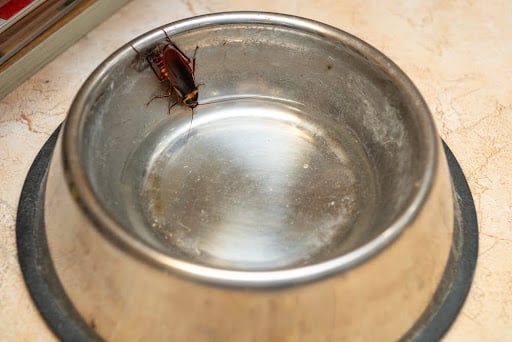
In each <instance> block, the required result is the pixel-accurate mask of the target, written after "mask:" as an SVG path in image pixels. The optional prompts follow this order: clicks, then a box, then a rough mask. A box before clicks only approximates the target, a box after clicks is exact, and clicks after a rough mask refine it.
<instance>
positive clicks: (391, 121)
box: [46, 13, 453, 341]
mask: <svg viewBox="0 0 512 342" xmlns="http://www.w3.org/2000/svg"><path fill="white" fill-rule="evenodd" d="M165 30H166V32H167V33H168V34H169V35H170V36H171V38H172V39H173V41H174V42H175V43H176V44H177V45H178V46H180V48H181V49H182V50H183V51H184V52H185V53H187V54H189V55H192V52H193V51H194V49H195V47H196V46H199V48H198V52H197V59H196V67H197V69H196V75H195V76H196V81H197V82H198V83H201V84H203V85H202V86H200V88H199V90H200V95H199V102H200V103H201V104H202V105H200V106H198V107H197V108H196V109H195V110H194V116H193V120H191V119H192V113H191V111H190V109H188V108H186V107H180V106H176V107H174V108H173V109H172V110H171V112H170V115H168V114H167V107H168V102H167V99H155V100H154V101H152V102H151V103H150V104H149V105H146V103H147V102H148V100H149V99H150V98H151V97H152V96H154V95H159V94H163V93H165V91H166V88H165V85H162V84H160V82H158V80H157V79H156V78H155V75H154V74H153V73H152V71H151V70H150V69H149V68H146V69H142V70H141V68H140V67H138V66H137V55H136V53H135V52H134V50H133V49H132V48H131V47H130V45H126V46H124V47H123V48H121V49H120V50H119V51H117V52H116V53H115V54H114V55H112V56H111V57H110V58H109V59H108V60H107V61H105V62H104V63H103V64H102V65H101V66H100V67H99V68H98V69H97V70H96V71H95V73H93V75H91V77H90V78H89V79H88V81H87V82H86V83H85V84H84V86H83V87H82V89H81V91H80V93H79V94H78V96H77V98H76V99H75V101H74V103H73V106H72V108H71V110H70V113H69V116H68V118H67V119H66V124H65V127H64V131H63V134H62V136H61V137H60V139H59V144H61V145H59V146H61V147H60V148H58V149H57V151H58V153H56V155H55V156H54V158H53V161H52V167H51V169H50V174H49V179H48V187H47V195H46V199H47V205H46V209H47V210H46V221H47V226H48V231H47V237H48V240H49V246H50V253H51V255H52V259H53V260H54V263H55V265H56V269H57V273H58V274H59V277H60V278H61V280H62V282H63V286H64V288H65V290H66V291H67V292H68V295H69V296H70V298H71V300H72V301H73V302H74V304H75V306H76V307H77V309H78V311H79V312H80V313H81V314H82V315H83V316H84V317H86V319H89V320H93V321H94V326H96V327H97V329H98V331H99V333H100V334H101V335H102V336H103V337H105V338H107V339H112V340H122V339H125V338H128V337H130V338H133V339H136V338H137V336H139V337H141V336H150V337H152V338H157V339H168V338H173V339H178V338H182V339H185V338H186V339H197V340H202V339H208V338H213V339H214V340H215V339H217V340H219V341H220V340H227V339H231V340H232V339H233V338H235V337H239V338H236V339H235V340H255V339H256V340H261V339H263V340H269V339H273V340H282V339H284V338H291V339H292V340H294V339H297V340H298V339H300V338H302V339H304V340H309V339H312V340H318V339H327V340H329V339H331V340H339V338H348V337H351V338H354V339H358V338H361V339H368V338H371V337H372V336H373V337H375V336H379V337H382V338H384V339H396V338H398V337H400V336H401V335H402V334H404V333H405V332H406V331H407V329H408V328H410V327H411V326H412V325H413V323H414V321H415V319H417V318H418V317H419V316H420V314H421V312H422V311H423V310H424V309H425V307H426V305H427V303H428V301H429V299H430V298H431V296H432V294H433V292H434V291H435V288H436V287H437V284H438V283H439V280H440V277H441V275H442V272H443V269H444V267H445V265H446V261H447V258H448V254H449V251H450V244H451V235H452V228H453V202H452V195H451V186H450V180H449V175H448V172H447V169H446V161H445V159H444V155H443V152H442V150H441V149H440V145H439V138H438V137H437V134H436V131H435V127H434V125H433V122H432V119H431V117H430V114H429V112H428V109H427V108H426V105H425V104H424V102H423V100H422V99H421V96H420V95H419V94H418V92H417V90H416V89H415V88H414V86H413V85H412V83H410V81H409V80H408V79H407V77H406V76H405V75H404V74H403V73H402V72H401V71H400V70H399V69H398V68H397V67H396V66H395V65H393V64H392V62H390V61H389V60H388V59H387V58H385V57H384V56H383V55H381V54H380V53H379V52H377V51H376V50H374V49H373V48H371V47H369V46H368V45H366V44H365V43H363V42H361V41H359V40H358V39H356V38H354V37H352V36H350V35H348V34H346V33H344V32H341V31H338V30H336V29H333V28H331V27H328V26H325V25H322V24H319V23H315V22H311V21H308V20H304V19H300V18H295V17H288V16H282V15H276V14H262V13H228V14H217V15H209V16H203V17H197V18H192V19H188V20H185V21H182V22H178V23H174V24H170V25H168V26H166V27H165ZM163 37H164V34H163V32H162V31H161V30H158V29H157V30H154V31H152V32H149V33H148V34H146V35H144V36H142V37H140V38H138V39H136V40H135V41H134V42H132V44H133V46H134V47H136V49H137V50H139V51H148V50H149V49H152V48H153V47H154V46H155V44H156V43H158V41H160V40H162V39H163ZM61 153H62V154H61ZM63 177H65V178H66V180H67V182H63V181H62V180H63ZM63 208H65V209H66V210H62V209H63ZM70 222H73V223H74V224H72V225H70ZM369 306H371V307H372V310H370V312H369V311H368V307H369ZM149 317H155V319H156V321H157V322H158V321H159V320H161V319H162V318H161V317H167V318H172V319H171V321H173V323H172V324H169V325H162V324H161V323H155V320H153V319H150V318H149ZM285 317H287V319H286V322H282V321H281V320H283V319H285ZM389 317H393V319H391V320H390V319H389ZM114 321H116V322H117V323H116V324H117V327H118V328H117V329H115V331H112V330H111V329H109V325H110V324H112V323H113V322H114ZM134 322H137V324H135V323H134ZM376 327H379V329H380V330H379V331H376V330H375V329H376ZM294 336H295V337H294Z"/></svg>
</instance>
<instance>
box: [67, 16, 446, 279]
mask: <svg viewBox="0 0 512 342" xmlns="http://www.w3.org/2000/svg"><path fill="white" fill-rule="evenodd" d="M225 24H267V25H277V26H284V27H288V28H292V29H296V30H302V31H306V32H309V33H314V34H319V35H321V36H322V37H325V38H328V39H332V40H336V41H338V42H339V43H340V44H343V45H344V46H346V47H348V48H350V49H351V50H352V51H354V52H356V53H358V54H359V55H361V56H363V58H365V59H367V60H369V61H370V62H372V63H373V64H375V65H377V66H378V67H379V68H380V69H382V70H384V71H385V72H386V73H387V74H388V76H389V77H390V78H391V79H392V80H393V82H394V83H395V85H396V86H397V88H398V89H399V90H400V91H401V92H402V94H401V95H402V96H403V97H404V98H407V99H408V100H409V103H410V104H411V106H414V111H415V114H416V115H417V116H418V120H419V121H420V123H421V127H422V133H423V134H424V139H420V140H421V144H422V146H421V147H422V148H424V149H425V151H426V153H425V155H426V158H427V160H426V167H425V169H424V170H423V174H422V181H421V185H420V186H419V188H418V190H417V191H416V193H415V194H414V196H413V198H412V200H411V201H410V202H409V205H408V207H407V209H406V210H405V211H404V212H403V213H402V215H401V216H400V217H399V218H398V219H397V220H395V221H394V222H393V223H392V224H390V225H389V226H388V228H386V229H385V230H384V231H383V232H382V233H381V234H380V235H378V236H376V237H375V238H373V239H372V240H371V241H369V242H368V243H367V244H365V245H363V246H361V247H359V248H357V249H355V250H352V251H350V252H348V253H346V254H343V255H341V256H338V257H336V258H333V259H330V260H327V261H322V262H319V263H316V264H312V265H307V266H298V267H294V268H289V269H277V270H269V271H239V270H227V269H219V268H215V267H209V266H204V265H200V264H196V263H192V262H187V261H184V260H180V259H177V258H173V257H171V256H170V255H167V254H164V253H162V252H160V251H158V250H156V249H155V248H153V247H151V246H149V245H148V244H147V243H145V242H143V241H141V240H140V239H139V238H137V237H136V236H135V235H134V234H132V233H130V232H128V231H127V230H125V229H123V227H122V225H121V224H119V222H117V221H116V220H115V219H114V218H113V217H112V216H111V215H110V214H109V213H108V211H107V210H106V208H105V207H104V206H103V205H102V203H101V200H100V199H99V198H98V197H97V196H96V194H95V193H94V190H93V188H92V186H91V184H90V182H89V180H88V177H87V175H86V171H85V168H84V166H83V165H82V163H81V160H80V151H81V147H80V146H81V144H82V134H81V132H82V129H83V126H84V123H85V120H84V117H85V115H82V113H83V112H84V108H86V103H87V102H88V99H89V97H90V96H91V95H90V94H91V93H93V90H94V88H95V86H96V85H97V84H98V82H99V81H101V80H102V79H103V77H104V76H105V75H106V74H107V72H108V70H109V69H110V68H111V67H113V66H114V65H115V64H116V63H117V62H118V61H119V60H120V59H121V57H122V56H123V55H124V54H127V53H129V51H132V50H131V47H130V44H134V45H137V44H141V43H142V44H149V43H150V42H154V41H157V40H159V39H161V38H162V37H163V32H162V31H161V29H164V30H165V31H166V32H167V33H168V34H169V35H170V36H172V35H176V34H178V33H181V32H185V31H189V30H194V29H197V28H201V27H209V26H217V25H225ZM438 144H439V142H438V136H437V131H436V128H435V125H434V122H433V119H432V117H431V114H430V111H429V109H428V107H427V105H426V103H425V101H424V99H423V98H422V96H421V94H420V93H419V91H418V89H417V88H416V87H415V86H414V84H413V83H412V81H411V80H410V79H409V78H408V77H407V76H406V75H405V73H404V72H403V71H402V70H401V69H400V68H399V67H398V66H397V65H396V64H395V63H393V62H392V61H391V60H390V59H389V58H387V57H386V56H385V55H384V54H382V53H381V52H380V51H378V50H377V49H375V48H374V47H372V46H370V45H369V44H367V43H365V42H364V41H362V40H360V39H359V38H357V37H355V36H353V35H351V34H349V33H347V32H345V31H342V30H340V29H337V28H334V27H332V26H329V25H326V24H323V23H320V22H316V21H313V20H311V19H305V18H300V17H296V16H290V15H284V14H277V13H265V12H226V13H215V14H208V15H203V16H198V17H193V18H188V19H183V20H180V21H177V22H174V23H170V24H168V25H164V26H162V27H159V28H155V29H154V30H151V31H149V32H147V33H145V34H143V35H141V36H139V37H137V38H135V39H134V40H132V41H131V42H130V43H127V44H125V45H124V46H123V47H121V48H120V49H119V50H117V51H116V52H114V53H113V54H112V55H111V56H110V57H108V58H107V59H106V60H105V61H104V62H103V63H101V64H100V65H99V66H98V67H97V68H96V70H95V71H94V72H93V73H92V74H91V75H90V76H89V77H88V79H87V80H86V82H85V83H84V84H83V86H82V87H81V89H80V90H79V92H78V94H77V96H76V97H75V99H74V101H73V103H72V105H71V108H70V110H69V113H68V116H67V118H66V121H65V125H64V129H63V134H62V152H63V154H62V161H63V167H64V170H65V175H66V181H67V184H68V186H69V187H70V188H72V189H73V191H72V192H73V193H74V195H75V196H74V200H75V201H76V202H77V205H78V206H79V207H80V208H81V210H82V211H83V212H84V214H85V216H86V217H87V218H88V219H89V220H90V221H91V222H92V223H93V226H94V227H95V228H96V229H97V230H98V231H99V232H100V233H101V234H102V235H103V236H104V237H105V238H107V239H108V240H109V241H110V242H112V243H113V244H114V245H116V246H117V247H118V248H120V249H121V250H124V251H126V252H128V253H129V254H130V255H131V256H132V257H134V258H138V259H140V260H142V261H144V262H146V263H148V264H149V265H151V266H153V267H157V268H160V269H165V270H166V271H171V272H173V273H174V274H178V275H180V276H184V277H186V278H188V279H193V280H195V281H199V282H201V283H209V284H217V285H222V286H233V287H244V288H255V289H258V288H260V289H261V288H274V287H283V286H291V285H296V284H301V283H306V282H310V281H313V280H316V279H319V278H323V277H327V276H330V275H335V274H339V273H340V272H344V271H346V270H349V269H351V268H353V267H354V266H356V265H359V264H361V263H362V262H364V261H366V260H368V259H370V258H371V257H372V256H374V255H376V254H377V253H379V252H380V251H382V250H383V249H385V248H386V247H387V246H389V245H390V244H392V242H393V241H395V240H396V239H397V238H398V237H399V236H400V235H401V233H402V232H403V231H404V230H405V229H406V228H407V226H408V225H409V224H410V223H411V222H412V221H413V220H414V219H415V217H416V216H417V214H418V213H419V212H420V210H421V209H422V207H423V204H424V203H425V201H426V199H427V198H428V196H429V193H430V190H431V188H432V184H433V179H434V177H435V173H436V171H435V170H436V167H437V158H438Z"/></svg>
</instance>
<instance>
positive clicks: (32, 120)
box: [0, 0, 512, 341]
mask: <svg viewBox="0 0 512 342" xmlns="http://www.w3.org/2000/svg"><path fill="white" fill-rule="evenodd" d="M240 3H241V2H240V1H233V0H225V1H222V0H211V1H205V0H195V1H191V0H181V1H165V0H154V1H151V2H149V1H143V0H134V1H132V2H130V3H129V4H128V5H126V6H125V7H124V8H122V9H121V10H120V11H119V12H117V13H116V14H115V15H113V16H112V17H111V18H110V19H108V20H107V21H106V22H104V23H103V24H102V25H100V26H99V27H97V28H96V29H95V30H93V31H92V32H91V33H89V34H88V35H87V36H86V37H84V38H83V39H81V40H80V41H79V42H78V43H76V44H75V45H74V46H73V47H71V48H70V49H69V50H67V51H66V52H64V53H63V54H62V55H60V56H59V57H58V58H57V59H55V60H54V61H53V62H51V63H50V64H49V65H47V66H46V67H45V68H44V69H42V70H41V71H39V72H38V73H37V74H35V75H34V76H33V77H32V78H31V79H29V80H28V81H26V82H25V83H24V84H23V85H21V86H20V87H19V88H18V89H17V90H15V91H14V92H13V93H11V94H10V95H8V96H7V97H6V98H4V99H2V100H0V340H2V341H51V340H53V339H54V337H53V335H52V333H51V332H50V331H49V330H48V328H47V327H46V325H45V323H44V322H43V321H42V319H41V318H40V317H39V315H38V312H37V310H36V308H35V307H34V305H33V303H32V301H31V299H30V297H29V295H28V293H27V291H26V290H25V285H24V282H23V278H22V276H21V273H20V268H19V265H18V261H17V256H16V245H15V223H14V222H15V214H16V206H17V201H18V197H19V193H20V190H21V186H22V184H23V181H24V177H25V174H26V172H27V170H28V168H29V166H30V164H31V162H32V160H33V158H34V157H35V155H36V153H37V152H38V150H39V149H40V147H41V146H42V144H43V143H44V142H45V141H46V139H47V138H48V136H49V135H50V134H51V133H52V132H53V130H54V129H55V128H56V127H57V125H58V124H59V123H60V122H61V121H62V120H63V119H64V116H65V114H66V111H67V110H68V108H69V105H70V103H71V101H72V98H73V96H74V95H75V93H76V92H77V90H78V88H79V86H80V85H81V83H82V82H83V81H84V80H85V78H86V77H87V76H88V75H89V73H91V71H92V70H93V69H94V68H95V67H96V66H97V65H98V64H99V63H100V62H101V61H102V60H103V59H104V58H105V57H107V55H109V54H110V53H111V52H113V51H114V50H115V49H116V48H117V47H119V46H121V45H122V44H123V43H125V42H126V41H128V40H130V39H132V38H134V37H135V36H137V35H139V34H141V33H143V32H145V31H147V30H149V29H152V28H154V27H156V26H159V25H162V24H165V23H169V22H172V21H175V20H178V19H182V18H185V17H189V16H193V15H199V14H205V13H212V12H220V11H228V10H261V11H273V12H282V13H287V14H294V15H299V16H303V17H307V18H311V19H316V20H319V21H322V22H325V23H328V24H331V25H333V26H335V27H338V28H340V29H343V30H346V31H348V32H350V33H352V34H354V35H356V36H358V37H360V38H362V39H364V40H366V41H367V42H369V43H370V44H372V45H373V46H375V47H377V48H378V49H380V50H381V51H382V52H384V53H385V54H386V55H388V56H389V57H390V58H392V59H393V60H394V61H395V62H396V63H397V64H398V65H399V66H400V67H401V68H403V69H404V70H405V72H406V73H407V74H408V75H409V76H410V77H411V78H412V80H413V81H414V82H415V83H416V85H417V86H418V87H419V89H420V91H421V92H422V93H423V95H424V97H425V99H426V101H427V102H428V104H429V106H430V108H431V110H432V113H433V115H434V118H435V120H436V122H437V125H438V129H439V132H440V134H441V136H442V138H443V139H444V140H445V141H446V142H447V143H448V144H449V146H450V147H451V149H452V150H453V152H454V153H455V155H456V156H457V158H458V160H459V162H460V163H461V165H462V168H463V169H464V171H465V173H466V176H467V178H468V180H469V183H470V187H471V189H472V191H473V195H474V198H475V204H476V207H477V214H478V218H479V222H480V252H479V259H478V266H477V270H476V275H475V279H474V283H473V287H472V289H471V292H470V295H469V297H468V300H467V302H466V304H465V306H464V308H463V310H462V312H461V314H460V315H459V316H458V318H457V320H456V322H455V324H454V325H453V327H452V328H451V330H450V331H449V332H448V334H447V335H446V337H445V340H446V341H462V340H463V341H505V340H509V341H512V257H511V256H512V253H511V252H512V167H511V166H510V165H511V163H510V160H511V159H512V158H511V157H512V142H511V141H512V140H511V139H510V138H509V137H508V136H510V134H511V133H512V39H511V37H512V2H510V1H508V0H502V1H478V0H468V1H444V0H430V1H418V0H415V1H364V2H363V1H355V0H354V1H348V0H345V1H340V0H337V1H327V0H317V1H295V2H292V1H283V0H273V1H262V0H260V1H256V0H247V1H245V2H244V3H245V4H244V5H240Z"/></svg>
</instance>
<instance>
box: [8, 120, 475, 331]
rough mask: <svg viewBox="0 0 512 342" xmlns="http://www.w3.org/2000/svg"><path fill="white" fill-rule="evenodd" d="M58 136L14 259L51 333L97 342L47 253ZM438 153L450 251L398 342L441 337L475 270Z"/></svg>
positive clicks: (467, 230) (463, 203)
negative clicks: (49, 182) (450, 224)
mask: <svg viewBox="0 0 512 342" xmlns="http://www.w3.org/2000/svg"><path fill="white" fill-rule="evenodd" d="M58 131H59V129H57V130H56V131H55V132H54V133H53V134H52V136H51V137H50V138H49V139H48V141H47V142H46V144H45V145H44V146H43V148H42V149H41V151H40V152H39V154H38V155H37V157H36V159H35V160H34V163H33V164H32V167H31V168H30V170H29V172H28V175H27V178H26V180H25V184H24V186H23V190H22V192H21V197H20V202H19V206H18V215H17V220H16V240H17V247H18V258H19V261H20V265H21V270H22V272H23V276H24V277H25V283H26V284H27V287H28V290H29V292H30V294H31V296H32V299H33V300H34V302H35V304H36V306H37V307H38V309H39V311H40V313H41V315H42V316H43V317H44V319H45V320H46V322H47V323H48V326H49V327H50V328H51V329H52V330H53V332H54V333H55V334H56V335H57V336H58V337H59V338H60V339H62V340H64V341H100V340H101V338H100V337H99V336H98V335H97V334H96V333H95V332H94V322H85V321H84V320H83V319H82V318H81V317H80V315H79V314H78V312H77V311H76V310H75V308H74V307H73V305H72V304H71V302H70V301H69V299H68V298H67V296H66V294H65V292H64V289H63V288H62V286H61V284H60V282H59V279H58V277H57V275H56V273H55V270H54V268H53V265H52V263H51V259H50V256H49V252H48V246H47V241H46V235H45V231H44V230H45V227H44V192H45V188H46V176H47V172H48V167H49V164H50V159H51V156H52V154H53V150H54V148H55V143H56V141H57V137H58ZM444 149H445V152H446V157H447V160H448V165H449V167H450V172H451V175H452V180H453V187H454V191H455V198H456V199H457V203H456V208H455V209H456V210H455V212H456V217H455V225H454V226H455V234H454V241H453V246H454V247H453V248H452V254H451V256H450V260H449V262H448V266H447V268H446V271H445V274H444V277H443V281H442V283H441V284H440V286H439V288H438V290H437V292H436V294H435V296H434V298H433V300H432V302H431V304H430V305H429V307H428V308H427V310H426V311H425V313H424V314H423V316H422V317H421V318H420V319H419V320H418V321H417V323H416V324H415V325H414V326H413V327H412V328H411V330H410V331H409V332H407V333H406V334H405V335H404V337H403V340H413V341H436V340H439V339H440V338H441V337H442V336H443V334H444V333H445V332H446V331H447V330H448V328H449V327H450V326H451V324H452V323H453V321H454V320H455V318H456V317H457V314H458V313H459V311H460V309H461V307H462V304H463V303H464V300H465V299H466V296H467V294H468V292H469V289H470V287H471V282H472V279H473V273H474V270H475V266H476V259H477V254H478V224H477V218H476V213H475V207H474V204H473V198H472V196H471V192H470V190H469V187H468V185H467V182H466V179H465V177H464V174H463V172H462V170H461V168H460V166H459V164H458V162H457V160H456V159H455V156H454V155H453V154H452V152H451V151H450V149H449V148H448V146H446V144H444Z"/></svg>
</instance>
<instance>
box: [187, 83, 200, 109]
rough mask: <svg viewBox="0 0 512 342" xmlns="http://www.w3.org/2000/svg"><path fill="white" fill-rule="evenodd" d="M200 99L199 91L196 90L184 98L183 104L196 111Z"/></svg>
mask: <svg viewBox="0 0 512 342" xmlns="http://www.w3.org/2000/svg"><path fill="white" fill-rule="evenodd" d="M198 97H199V91H198V90H197V88H196V89H194V90H193V91H191V92H190V93H188V94H187V95H186V96H185V97H184V98H183V104H184V105H186V106H187V107H189V108H191V109H194V108H196V107H197V105H198V104H199V103H198V102H197V98H198Z"/></svg>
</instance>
